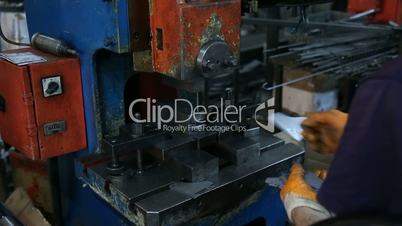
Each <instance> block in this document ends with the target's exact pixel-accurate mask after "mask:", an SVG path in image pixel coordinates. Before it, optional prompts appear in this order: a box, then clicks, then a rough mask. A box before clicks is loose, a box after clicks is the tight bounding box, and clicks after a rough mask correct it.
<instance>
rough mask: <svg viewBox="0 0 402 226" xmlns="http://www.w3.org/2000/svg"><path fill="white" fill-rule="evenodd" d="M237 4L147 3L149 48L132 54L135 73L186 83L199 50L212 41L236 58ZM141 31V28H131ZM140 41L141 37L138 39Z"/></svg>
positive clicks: (204, 0) (199, 0)
mask: <svg viewBox="0 0 402 226" xmlns="http://www.w3.org/2000/svg"><path fill="white" fill-rule="evenodd" d="M142 1H147V2H148V0H142ZM240 3H241V2H240V0H191V1H188V0H149V10H150V12H149V26H150V28H149V29H150V33H151V34H152V35H151V37H152V39H151V40H150V42H151V47H150V49H149V50H148V51H144V50H143V49H141V50H137V51H136V50H135V51H134V65H135V66H134V67H135V70H137V71H148V72H157V73H160V74H164V75H168V76H171V77H174V78H177V79H181V80H187V79H190V78H191V77H192V75H193V74H194V72H195V68H196V60H197V56H198V54H199V52H200V49H201V47H202V46H203V45H204V44H206V43H207V42H209V41H216V40H221V41H224V42H226V43H227V44H228V45H229V47H230V49H231V51H232V52H233V54H234V55H235V56H237V57H238V56H239V54H240V18H241V4H240ZM133 14H135V16H136V17H134V18H139V16H143V17H141V18H140V19H143V20H145V19H146V15H142V14H140V13H138V12H133ZM144 24H146V23H145V22H144ZM141 29H145V28H143V27H140V28H134V30H138V31H139V30H141ZM134 33H136V32H134ZM141 37H144V36H139V37H138V39H141ZM143 42H144V43H147V40H143ZM148 54H149V56H148ZM145 55H146V56H147V57H144V56H145Z"/></svg>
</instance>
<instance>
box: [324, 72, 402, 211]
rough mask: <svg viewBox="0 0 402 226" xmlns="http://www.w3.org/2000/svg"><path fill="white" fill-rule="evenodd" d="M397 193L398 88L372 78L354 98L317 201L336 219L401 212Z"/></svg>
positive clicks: (401, 161)
mask: <svg viewBox="0 0 402 226" xmlns="http://www.w3.org/2000/svg"><path fill="white" fill-rule="evenodd" d="M399 76H402V74H399ZM401 191H402V85H401V83H400V82H399V81H397V80H392V79H386V78H380V79H371V80H368V81H366V82H365V83H364V84H363V85H362V86H361V87H360V88H359V90H358V92H357V94H356V96H355V98H354V100H353V103H352V108H351V110H350V112H349V120H348V123H347V125H346V128H345V131H344V135H343V137H342V138H341V141H340V144H339V147H338V150H337V153H336V155H335V157H334V160H333V163H332V165H331V167H330V169H329V172H328V177H327V178H326V180H325V181H324V183H323V185H322V187H321V189H320V191H319V192H318V201H319V202H320V203H321V204H322V205H323V206H324V207H326V208H327V209H328V210H330V211H332V212H334V213H336V214H338V215H350V214H364V213H380V214H383V213H384V212H385V213H401V212H402V210H401V209H402V208H400V204H398V203H397V202H399V203H401V202H402V192H401Z"/></svg>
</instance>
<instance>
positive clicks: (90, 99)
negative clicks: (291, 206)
mask: <svg viewBox="0 0 402 226" xmlns="http://www.w3.org/2000/svg"><path fill="white" fill-rule="evenodd" d="M128 1H129V0H52V1H48V0H25V10H26V14H27V20H28V28H29V32H30V35H32V34H34V33H36V32H40V33H43V34H45V35H49V36H52V37H55V38H59V39H62V40H64V41H66V42H67V43H68V44H70V45H71V46H72V47H73V48H74V49H76V50H77V51H78V52H79V54H80V61H81V73H82V87H83V94H84V105H85V106H84V107H85V120H86V129H87V139H88V140H87V143H88V148H87V149H85V150H82V151H80V152H78V153H74V154H70V155H66V156H63V157H60V158H59V168H60V170H59V172H60V173H59V174H60V178H61V182H60V183H61V198H62V200H61V202H62V210H63V222H64V224H65V225H85V226H92V225H93V226H102V225H105V226H110V225H132V224H131V223H130V222H129V221H128V220H126V219H125V218H124V217H123V216H122V215H120V214H119V213H118V212H117V211H116V210H114V209H113V208H112V207H111V206H110V205H109V204H107V203H106V202H105V201H103V200H102V199H100V198H99V197H98V196H97V194H95V193H94V192H93V191H92V190H91V189H90V188H89V187H85V185H84V183H83V182H82V181H80V180H79V179H78V178H76V177H75V175H74V159H76V158H78V157H80V156H84V155H87V154H89V153H96V152H99V150H98V147H99V145H98V144H99V140H100V139H99V138H100V137H101V136H102V134H100V131H104V132H105V131H106V132H108V133H114V132H115V128H118V127H119V126H120V125H122V124H123V123H124V121H122V120H121V116H122V115H124V104H123V100H124V96H123V95H124V92H121V91H122V90H124V89H125V87H124V85H125V83H126V81H127V79H128V78H129V77H130V76H132V75H133V70H132V68H133V67H132V60H131V59H132V56H131V53H130V30H129V16H128ZM104 50H106V52H109V53H110V54H102V51H104ZM99 55H101V56H102V57H104V58H102V59H103V60H100V59H99V57H98V56H99ZM103 55H107V56H103ZM61 104H62V103H61ZM260 217H262V218H264V219H265V220H266V222H268V224H269V225H272V226H282V225H285V223H286V219H287V218H286V213H285V211H284V209H283V206H282V203H281V201H280V199H279V195H278V190H276V189H273V188H268V189H267V190H266V191H264V192H263V193H262V195H261V197H260V199H259V200H258V201H257V202H255V203H254V204H252V205H250V206H249V207H247V208H245V209H244V210H242V211H241V212H239V213H237V214H235V215H234V216H233V217H232V218H231V219H229V220H228V221H227V223H226V225H244V224H247V223H249V222H250V221H252V220H255V219H257V218H260ZM202 225H210V222H209V223H208V221H207V220H206V221H205V223H202Z"/></svg>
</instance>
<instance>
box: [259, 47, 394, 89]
mask: <svg viewBox="0 0 402 226" xmlns="http://www.w3.org/2000/svg"><path fill="white" fill-rule="evenodd" d="M391 52H394V50H390V51H387V52H384V53H381V54H377V55H374V56H370V57H366V58H363V59H360V60H356V61H353V62H351V63H347V64H343V65H340V66H337V67H333V68H330V69H326V70H323V71H319V72H316V73H313V74H310V75H306V76H303V77H300V78H297V79H293V80H291V81H287V82H284V83H281V84H279V85H275V86H271V87H265V85H266V84H264V85H263V89H264V90H266V91H272V90H275V89H278V88H281V87H283V86H286V85H290V84H294V83H297V82H301V81H304V80H307V79H310V78H314V77H317V76H319V75H322V74H324V73H327V72H332V71H335V70H338V69H342V68H345V67H348V66H353V65H354V64H357V63H361V62H364V61H367V60H370V59H374V58H377V57H380V56H383V55H385V54H388V53H391Z"/></svg>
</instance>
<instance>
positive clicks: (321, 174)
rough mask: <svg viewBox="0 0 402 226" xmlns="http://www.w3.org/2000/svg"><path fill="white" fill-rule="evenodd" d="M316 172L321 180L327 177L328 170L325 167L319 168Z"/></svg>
mask: <svg viewBox="0 0 402 226" xmlns="http://www.w3.org/2000/svg"><path fill="white" fill-rule="evenodd" d="M314 174H315V175H316V176H317V177H318V178H320V179H321V180H325V178H327V174H328V171H327V170H325V169H317V170H315V171H314Z"/></svg>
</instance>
